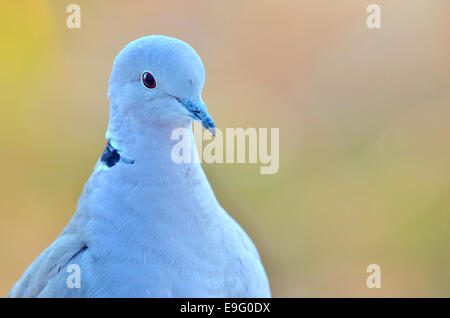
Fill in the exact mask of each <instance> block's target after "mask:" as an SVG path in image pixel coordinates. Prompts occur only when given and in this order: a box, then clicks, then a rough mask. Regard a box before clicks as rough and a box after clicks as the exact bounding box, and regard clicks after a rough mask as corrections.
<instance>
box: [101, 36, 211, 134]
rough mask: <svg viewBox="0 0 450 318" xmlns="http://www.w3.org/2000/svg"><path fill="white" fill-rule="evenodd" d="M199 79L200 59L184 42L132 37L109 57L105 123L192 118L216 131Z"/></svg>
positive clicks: (170, 122)
mask: <svg viewBox="0 0 450 318" xmlns="http://www.w3.org/2000/svg"><path fill="white" fill-rule="evenodd" d="M204 81H205V70H204V68H203V63H202V61H201V59H200V57H199V56H198V54H197V53H196V52H195V51H194V49H193V48H192V47H191V46H189V45H188V44H187V43H185V42H183V41H180V40H177V39H174V38H171V37H166V36H157V35H152V36H146V37H143V38H140V39H137V40H135V41H133V42H131V43H129V44H128V45H127V46H126V47H125V48H124V49H122V51H121V52H120V53H119V54H118V55H117V57H116V59H115V61H114V66H113V70H112V73H111V77H110V80H109V90H108V97H110V99H111V110H110V112H111V114H110V125H111V120H112V119H113V118H116V119H117V117H119V116H120V117H121V120H126V121H132V122H133V123H134V124H135V125H137V126H139V127H149V126H152V127H156V128H158V127H169V128H174V127H181V126H186V125H188V124H189V123H190V122H191V121H192V120H197V121H200V122H201V123H202V125H203V126H204V127H205V128H206V129H208V130H209V131H211V132H212V133H213V134H215V125H214V121H213V120H212V118H211V116H210V115H209V114H208V112H207V110H206V105H205V103H204V102H203V101H202V99H201V93H202V88H203V83H204ZM114 112H117V113H120V114H114ZM117 126H120V124H118V125H117Z"/></svg>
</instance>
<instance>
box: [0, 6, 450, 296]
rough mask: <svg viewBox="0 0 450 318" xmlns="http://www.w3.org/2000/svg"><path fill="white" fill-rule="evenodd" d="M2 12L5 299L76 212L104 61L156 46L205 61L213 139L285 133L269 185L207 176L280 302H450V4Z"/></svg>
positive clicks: (0, 201)
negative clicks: (259, 131) (138, 44)
mask: <svg viewBox="0 0 450 318" xmlns="http://www.w3.org/2000/svg"><path fill="white" fill-rule="evenodd" d="M372 2H375V3H377V4H379V5H380V6H381V23H382V28H381V29H368V28H367V27H366V22H365V21H366V17H367V16H368V14H367V13H366V7H367V5H368V4H370V3H372ZM0 3H1V5H0V34H1V50H0V87H1V94H0V143H1V156H0V175H1V182H0V220H1V223H0V295H2V296H6V294H7V292H8V291H9V289H10V288H11V286H12V285H13V283H14V282H15V281H16V280H17V279H18V278H19V277H20V275H21V274H22V273H23V271H24V270H25V269H26V267H27V266H28V265H29V264H30V263H31V262H32V260H33V259H34V258H35V257H36V256H37V255H38V254H39V253H40V252H41V251H42V250H43V249H44V248H45V247H47V246H48V245H49V244H50V243H51V242H52V241H53V240H54V239H55V238H56V236H57V235H58V234H59V232H60V231H61V230H62V229H63V227H64V226H65V224H66V223H67V222H68V220H69V219H70V218H71V216H72V214H73V212H74V210H75V205H76V201H77V199H78V196H79V195H80V192H81V189H82V187H83V185H84V182H85V181H86V180H87V178H88V177H89V175H90V173H91V171H92V169H93V166H94V164H95V162H96V161H97V159H98V157H99V155H100V154H101V152H102V150H103V148H104V145H105V140H104V132H105V130H106V125H107V118H108V117H107V115H108V101H107V99H106V92H107V81H108V78H109V74H110V71H111V67H112V62H113V59H114V57H115V55H116V54H117V53H118V52H119V50H120V49H121V48H122V47H123V46H125V45H126V44H127V43H128V42H130V41H131V40H134V39H136V38H138V37H141V36H144V35H149V34H165V35H170V36H175V37H178V38H180V39H182V40H184V41H186V42H188V43H190V44H191V45H192V46H193V47H194V48H195V49H196V50H197V52H198V53H199V55H200V56H201V57H202V59H203V62H204V64H205V68H206V84H205V88H204V95H203V97H204V100H205V101H206V103H207V104H208V108H209V112H210V113H211V114H212V115H213V117H214V119H215V121H216V123H217V126H218V127H219V128H222V129H225V128H226V127H244V128H247V127H268V128H270V127H279V128H280V170H279V172H278V174H275V175H261V174H259V166H258V165H241V164H231V165H226V164H215V165H205V169H206V172H207V174H208V177H209V179H210V181H211V183H212V186H213V188H214V189H215V192H216V195H217V196H218V199H219V201H220V202H221V203H222V205H223V206H224V208H225V209H226V210H228V212H229V213H230V214H231V215H232V216H233V217H234V218H235V219H236V220H237V221H238V222H239V223H240V224H242V226H243V227H244V228H245V229H246V230H247V232H248V233H249V234H250V236H251V237H252V238H253V240H254V242H255V244H256V245H257V247H258V248H259V250H260V253H261V256H262V259H263V262H264V264H265V266H266V269H267V272H268V275H269V279H270V282H271V286H272V291H273V295H274V296H287V297H304V296H311V297H316V296H330V297H338V296H342V297H345V296H352V297H360V296H369V297H372V296H373V297H380V296H387V297H391V296H392V297H400V296H405V297H411V296H423V297H433V296H446V297H448V296H450V271H449V270H450V231H449V227H450V19H449V12H450V2H449V1H446V0H442V1H438V0H433V1H406V0H404V1H380V0H377V1H375V0H373V1H361V0H354V1H349V0H346V1H325V0H323V1H309V0H308V1H300V0H298V1H278V2H275V1H263V0H245V1H237V0H236V1H227V2H218V1H207V0H205V1H158V2H154V1H80V0H77V1H61V0H58V1H57V0H54V1H41V0H39V1H37V0H33V1H13V0H10V1H5V0H2V1H1V2H0ZM70 3H78V4H79V5H80V6H81V29H68V28H67V27H66V18H67V16H68V13H66V7H67V5H68V4H70ZM371 263H376V264H379V265H380V266H381V289H368V288H367V287H366V277H367V275H368V274H367V273H366V266H367V265H369V264H371Z"/></svg>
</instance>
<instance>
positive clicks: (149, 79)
mask: <svg viewBox="0 0 450 318" xmlns="http://www.w3.org/2000/svg"><path fill="white" fill-rule="evenodd" d="M142 83H143V84H144V85H145V87H147V88H155V87H156V81H155V78H154V77H153V75H152V74H150V73H149V72H144V73H143V74H142Z"/></svg>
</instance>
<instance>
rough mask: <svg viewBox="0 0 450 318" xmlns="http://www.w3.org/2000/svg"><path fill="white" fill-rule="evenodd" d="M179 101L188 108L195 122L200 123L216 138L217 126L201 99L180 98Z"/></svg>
mask: <svg viewBox="0 0 450 318" xmlns="http://www.w3.org/2000/svg"><path fill="white" fill-rule="evenodd" d="M178 101H179V102H180V103H181V104H183V105H184V107H186V109H187V110H188V111H189V113H190V114H191V116H192V118H193V119H194V120H198V121H200V122H201V123H202V126H203V127H205V129H207V130H208V131H209V132H210V133H211V134H212V135H213V136H214V137H215V136H216V125H215V124H214V120H213V119H212V117H211V116H210V115H209V114H208V111H207V110H206V104H205V103H204V102H203V101H202V100H201V99H198V100H192V99H185V98H180V99H178Z"/></svg>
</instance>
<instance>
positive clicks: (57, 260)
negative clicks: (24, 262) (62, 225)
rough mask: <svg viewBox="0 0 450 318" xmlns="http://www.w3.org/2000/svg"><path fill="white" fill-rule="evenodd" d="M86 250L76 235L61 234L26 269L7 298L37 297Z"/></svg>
mask: <svg viewBox="0 0 450 318" xmlns="http://www.w3.org/2000/svg"><path fill="white" fill-rule="evenodd" d="M86 249H87V246H86V244H85V243H84V242H83V240H82V239H80V237H79V236H78V235H76V234H74V233H63V234H62V235H61V236H60V237H59V238H58V239H57V240H56V241H55V242H53V244H52V245H50V246H49V247H48V248H47V249H46V250H45V251H44V252H43V253H42V254H41V255H39V257H38V258H37V259H36V260H35V261H34V262H33V263H32V264H31V266H30V267H28V269H27V270H26V271H25V273H24V274H23V276H22V277H21V279H20V280H19V281H18V282H17V283H16V284H15V285H14V287H13V289H12V290H11V292H10V293H9V295H8V297H38V296H39V295H40V293H41V292H42V290H43V289H44V288H45V287H46V285H47V284H48V282H49V281H50V280H51V279H52V278H54V277H55V276H56V275H57V274H58V273H59V272H60V271H61V269H63V268H64V267H65V266H66V265H67V264H68V263H69V262H70V261H71V260H72V259H73V258H74V257H75V256H77V255H78V254H80V253H82V252H84V251H85V250H86Z"/></svg>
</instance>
